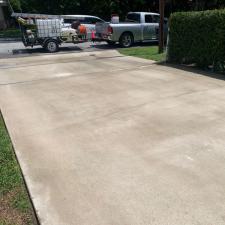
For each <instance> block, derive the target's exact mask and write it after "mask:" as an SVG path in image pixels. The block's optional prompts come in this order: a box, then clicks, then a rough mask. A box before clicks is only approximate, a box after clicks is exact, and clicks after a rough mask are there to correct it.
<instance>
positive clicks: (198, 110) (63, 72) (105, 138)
mask: <svg viewBox="0 0 225 225" xmlns="http://www.w3.org/2000/svg"><path fill="white" fill-rule="evenodd" d="M0 65H1V69H0V108H1V111H2V113H3V116H4V119H5V122H6V125H7V128H8V130H9V133H10V136H11V138H12V141H13V144H14V147H15V151H16V155H17V157H18V159H19V162H20V165H21V168H22V171H23V174H24V177H25V180H26V182H27V185H28V188H29V191H30V194H31V197H32V201H33V203H34V206H35V209H36V211H37V214H38V217H39V219H40V223H41V224H43V225H181V224H182V225H195V224H196V225H223V224H225V139H224V137H225V119H224V118H225V117H224V115H225V113H224V112H225V104H224V102H225V82H224V81H223V80H220V79H214V78H211V77H207V76H203V75H200V74H197V73H192V72H187V71H182V70H180V69H174V68H170V67H166V66H159V65H155V64H153V63H152V62H151V61H147V60H142V59H137V58H133V57H124V56H122V55H120V54H118V53H117V52H116V51H104V52H101V51H98V52H93V53H76V54H64V55H52V56H49V55H44V56H35V57H27V58H15V59H10V60H7V59H1V60H0Z"/></svg>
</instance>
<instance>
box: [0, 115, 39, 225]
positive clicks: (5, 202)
mask: <svg viewBox="0 0 225 225" xmlns="http://www.w3.org/2000/svg"><path fill="white" fill-rule="evenodd" d="M33 224H37V223H36V220H35V217H34V213H33V210H32V205H31V203H30V199H29V197H28V193H27V191H26V188H25V184H24V181H23V178H22V174H21V170H20V167H19V165H18V162H17V160H16V157H15V154H14V149H13V146H12V143H11V140H10V137H9V134H8V132H7V130H6V127H5V123H4V120H3V118H2V114H1V112H0V225H33Z"/></svg>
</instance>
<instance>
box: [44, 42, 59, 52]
mask: <svg viewBox="0 0 225 225" xmlns="http://www.w3.org/2000/svg"><path fill="white" fill-rule="evenodd" d="M44 48H45V49H46V50H47V51H48V52H50V53H54V52H58V50H59V44H58V43H57V41H55V40H49V41H47V43H46V44H45V46H44Z"/></svg>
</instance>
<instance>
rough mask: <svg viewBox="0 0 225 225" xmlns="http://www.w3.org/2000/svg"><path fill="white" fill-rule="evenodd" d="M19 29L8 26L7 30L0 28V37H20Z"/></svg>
mask: <svg viewBox="0 0 225 225" xmlns="http://www.w3.org/2000/svg"><path fill="white" fill-rule="evenodd" d="M20 37H21V31H20V30H19V29H16V28H10V29H7V30H0V38H20Z"/></svg>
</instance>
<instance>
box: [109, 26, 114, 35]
mask: <svg viewBox="0 0 225 225" xmlns="http://www.w3.org/2000/svg"><path fill="white" fill-rule="evenodd" d="M108 33H109V34H112V33H113V28H112V27H111V26H108Z"/></svg>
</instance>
